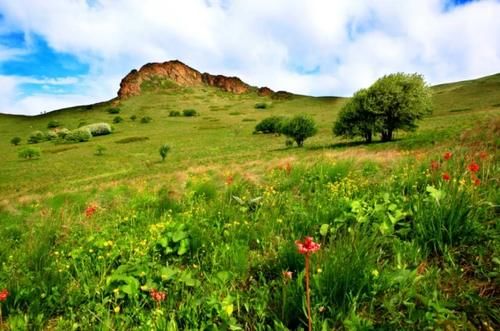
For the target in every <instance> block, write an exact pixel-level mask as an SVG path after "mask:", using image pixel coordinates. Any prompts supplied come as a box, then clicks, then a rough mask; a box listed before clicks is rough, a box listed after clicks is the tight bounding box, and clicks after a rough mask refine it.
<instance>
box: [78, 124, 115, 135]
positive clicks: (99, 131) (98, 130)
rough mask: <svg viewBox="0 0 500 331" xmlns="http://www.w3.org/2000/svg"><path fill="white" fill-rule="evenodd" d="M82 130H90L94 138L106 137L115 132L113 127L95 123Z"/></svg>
mask: <svg viewBox="0 0 500 331" xmlns="http://www.w3.org/2000/svg"><path fill="white" fill-rule="evenodd" d="M80 129H84V130H89V131H90V134H91V135H92V136H93V137H96V136H104V135H107V134H110V133H112V132H113V129H112V128H111V125H109V124H108V123H93V124H89V125H85V126H83V127H81V128H80Z"/></svg>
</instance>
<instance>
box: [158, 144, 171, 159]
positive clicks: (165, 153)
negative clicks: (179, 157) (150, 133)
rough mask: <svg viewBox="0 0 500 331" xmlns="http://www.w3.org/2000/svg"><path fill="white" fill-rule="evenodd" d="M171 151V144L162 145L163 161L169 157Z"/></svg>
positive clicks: (161, 154)
mask: <svg viewBox="0 0 500 331" xmlns="http://www.w3.org/2000/svg"><path fill="white" fill-rule="evenodd" d="M169 151H170V146H168V145H167V144H163V145H161V147H160V156H161V160H162V161H165V158H166V157H167V154H168V152H169Z"/></svg>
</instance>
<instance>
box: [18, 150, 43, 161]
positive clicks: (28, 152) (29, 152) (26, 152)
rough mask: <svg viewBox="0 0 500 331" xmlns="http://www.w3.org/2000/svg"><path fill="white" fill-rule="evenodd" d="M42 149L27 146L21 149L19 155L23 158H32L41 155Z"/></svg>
mask: <svg viewBox="0 0 500 331" xmlns="http://www.w3.org/2000/svg"><path fill="white" fill-rule="evenodd" d="M40 154H41V152H40V149H39V148H35V147H25V148H23V149H22V150H20V151H19V153H18V156H19V158H21V159H25V160H32V159H37V158H39V157H40Z"/></svg>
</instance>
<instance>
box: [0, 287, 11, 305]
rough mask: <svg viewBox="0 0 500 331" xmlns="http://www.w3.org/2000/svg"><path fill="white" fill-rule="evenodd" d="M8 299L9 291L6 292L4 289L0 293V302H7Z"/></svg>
mask: <svg viewBox="0 0 500 331" xmlns="http://www.w3.org/2000/svg"><path fill="white" fill-rule="evenodd" d="M8 297H9V291H7V289H6V288H4V289H3V290H2V292H0V302H2V301H5V300H7V298H8Z"/></svg>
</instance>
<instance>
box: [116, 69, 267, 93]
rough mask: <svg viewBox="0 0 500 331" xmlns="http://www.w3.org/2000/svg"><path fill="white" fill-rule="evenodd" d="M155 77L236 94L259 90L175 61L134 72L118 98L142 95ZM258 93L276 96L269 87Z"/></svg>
mask: <svg viewBox="0 0 500 331" xmlns="http://www.w3.org/2000/svg"><path fill="white" fill-rule="evenodd" d="M155 77H161V78H166V79H169V80H171V81H173V82H175V83H177V84H178V85H181V86H188V87H189V86H203V85H206V86H213V87H217V88H220V89H221V90H223V91H226V92H231V93H235V94H242V93H246V92H249V91H250V90H252V89H254V90H257V88H255V87H252V86H250V85H248V84H247V83H245V82H243V81H242V80H241V79H240V78H238V77H227V76H223V75H212V74H209V73H206V72H205V73H201V72H199V71H198V70H196V69H193V68H191V67H190V66H188V65H186V64H184V63H182V62H181V61H179V60H173V61H167V62H163V63H148V64H145V65H144V66H142V67H141V68H140V69H139V70H136V69H134V70H132V71H131V72H130V73H129V74H128V75H127V76H125V77H124V78H123V79H122V81H121V83H120V90H119V91H118V98H119V99H127V98H129V97H131V96H136V95H140V94H141V84H142V83H143V82H145V81H148V80H151V79H152V78H155ZM257 91H258V93H259V95H263V96H268V95H272V94H274V92H273V91H272V90H271V89H269V88H267V87H262V88H260V89H258V90H257Z"/></svg>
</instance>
